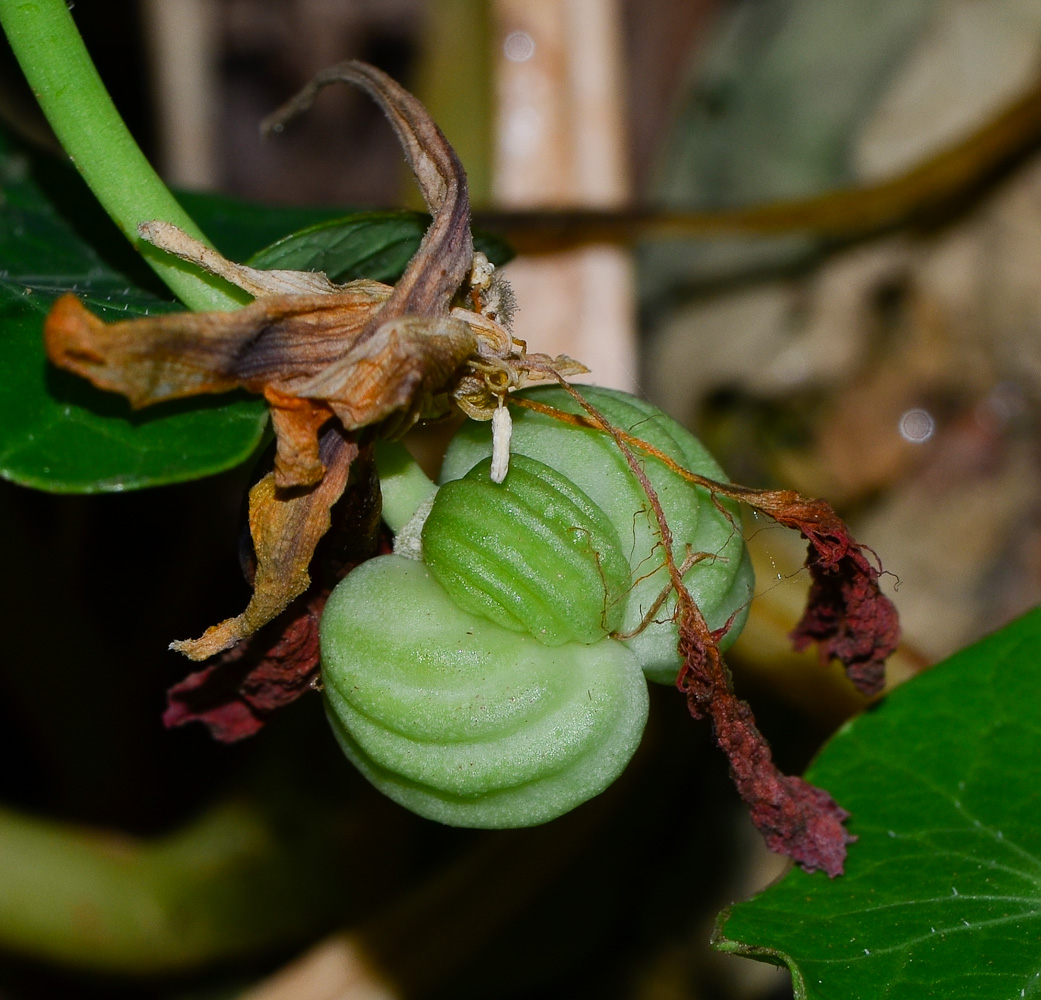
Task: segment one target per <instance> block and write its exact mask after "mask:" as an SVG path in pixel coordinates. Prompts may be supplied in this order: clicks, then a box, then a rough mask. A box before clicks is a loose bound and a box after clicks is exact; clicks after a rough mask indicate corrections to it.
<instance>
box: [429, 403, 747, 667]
mask: <svg viewBox="0 0 1041 1000" xmlns="http://www.w3.org/2000/svg"><path fill="white" fill-rule="evenodd" d="M579 389H580V391H581V393H582V395H583V396H584V397H585V398H586V399H588V400H589V402H590V403H592V405H593V406H595V407H596V408H597V409H598V410H599V411H600V412H601V413H602V414H603V415H604V416H605V417H606V418H607V419H608V420H609V421H610V422H611V423H613V424H614V425H616V426H617V427H620V428H621V429H622V430H624V431H627V432H629V433H631V434H633V435H635V436H636V437H637V438H640V439H642V440H644V441H646V442H647V443H648V444H651V445H653V446H654V447H656V448H658V449H659V450H660V451H662V452H663V453H665V454H666V455H668V456H669V457H670V458H672V459H673V460H674V461H675V462H676V463H677V464H678V465H679V466H681V467H682V468H685V469H687V470H689V471H691V472H695V473H698V474H700V475H702V476H705V477H707V478H709V479H715V480H725V478H726V477H725V475H724V473H723V471H722V469H720V467H719V466H718V465H717V464H716V462H715V460H714V459H713V458H712V457H711V455H709V453H708V452H707V451H706V450H705V448H704V446H703V445H702V444H701V443H700V442H699V441H698V440H697V439H696V438H695V437H694V436H693V435H691V434H690V433H689V432H688V431H687V430H686V429H685V428H683V427H682V426H680V424H678V423H677V422H676V421H675V420H673V419H671V418H670V417H668V416H667V415H666V414H664V413H662V412H661V410H659V409H658V408H657V407H655V406H652V405H651V404H650V403H647V402H645V401H644V400H641V399H638V398H637V397H635V396H630V395H628V394H627V393H623V392H619V391H617V390H612V389H601V388H596V387H593V386H580V387H579ZM520 395H522V396H529V397H530V398H532V399H536V400H539V401H541V402H543V403H546V404H548V405H550V406H553V407H556V408H557V409H560V410H565V411H567V412H568V413H577V414H582V413H584V411H583V410H582V408H581V406H580V405H579V404H578V402H577V401H576V400H575V399H574V398H573V397H572V396H571V395H570V394H569V393H567V392H566V391H565V390H563V389H562V388H558V387H555V386H554V387H545V388H538V389H532V390H526V391H525V392H523V393H521V394H520ZM511 409H512V411H513V414H514V422H513V439H512V443H511V451H512V458H511V462H513V461H516V459H517V456H518V455H525V456H529V457H530V458H534V459H537V460H538V461H541V462H543V463H545V464H547V465H550V466H552V467H553V468H554V469H556V470H557V471H558V472H559V473H560V474H562V475H564V476H566V477H567V478H568V479H570V480H571V481H572V482H573V483H574V484H575V485H576V486H577V487H578V488H579V489H581V490H582V491H583V492H584V493H585V494H586V495H587V496H588V497H589V498H590V499H591V500H592V501H593V502H594V503H595V504H596V505H597V506H599V507H600V508H601V509H602V510H603V512H604V513H605V514H606V515H607V517H608V518H609V519H610V521H611V522H612V523H613V524H614V527H615V531H616V532H617V534H618V537H619V539H620V541H621V545H622V551H623V552H624V553H625V554H626V556H627V558H628V561H629V564H630V569H631V575H632V586H631V589H630V591H629V596H628V599H627V601H626V604H625V607H624V609H623V611H622V618H621V622H620V624H619V628H618V631H619V632H621V633H633V632H635V633H636V634H635V635H633V636H632V637H631V638H629V639H626V640H625V643H626V645H627V646H628V648H629V649H630V650H632V652H633V653H634V654H635V655H636V657H637V659H638V660H639V661H640V663H641V664H642V666H643V668H644V671H645V673H646V674H647V676H648V678H650V679H651V680H655V681H661V682H664V683H672V682H673V681H674V680H675V679H676V675H677V673H678V671H679V668H680V665H681V663H680V656H679V653H678V651H677V644H678V641H679V634H678V629H677V626H676V623H675V622H674V621H673V613H674V611H675V596H674V595H672V594H670V595H669V597H668V599H667V600H666V601H665V603H664V604H663V605H662V606H660V607H658V608H657V609H656V610H654V609H655V605H656V603H657V601H658V599H659V597H660V595H661V594H662V593H663V592H664V591H665V590H666V589H667V588H668V587H669V576H668V571H667V569H666V567H665V565H664V560H663V558H662V554H661V551H660V544H661V543H660V538H659V534H658V528H657V523H656V521H655V519H654V516H653V514H652V512H651V509H650V506H649V505H648V502H647V498H646V496H645V495H644V493H643V490H642V488H641V486H640V483H639V482H638V480H637V479H636V478H635V477H634V476H633V474H632V471H631V469H630V468H629V466H628V464H627V462H626V460H625V457H624V456H623V455H622V454H621V452H620V451H619V449H618V447H617V445H616V444H615V442H614V441H613V440H612V439H611V437H610V436H608V435H607V434H605V433H603V432H601V431H598V430H594V429H584V428H578V427H575V426H573V425H570V424H566V423H563V422H561V421H559V420H557V419H555V418H553V417H552V416H549V415H546V414H542V413H538V412H535V411H532V410H526V409H523V408H521V407H516V406H515V407H511ZM490 454H491V434H490V430H489V428H488V425H487V424H485V423H477V422H474V421H470V422H469V423H467V424H465V425H464V426H463V428H462V429H461V430H460V431H459V433H458V434H457V435H456V436H455V438H453V440H452V442H451V444H450V445H449V448H448V452H447V454H446V455H445V460H444V463H443V466H442V471H441V481H442V482H443V483H446V484H447V483H449V482H451V481H452V480H456V479H459V478H461V477H462V476H464V475H465V474H466V473H467V472H468V471H469V470H470V469H471V468H472V467H473V466H474V465H476V464H477V463H479V462H481V461H483V460H484V459H485V458H486V456H488V455H490ZM637 455H638V456H639V458H640V461H641V464H642V466H643V469H644V471H645V472H646V474H647V477H648V479H649V480H650V482H651V485H652V486H653V487H654V489H655V491H656V492H657V494H658V499H659V500H660V502H661V506H662V510H663V511H664V513H665V517H666V520H667V521H668V524H669V527H670V529H671V531H672V534H673V541H674V547H673V558H674V559H675V560H676V564H677V565H683V563H684V560H685V559H686V558H687V557H688V554H689V553H695V554H701V558H700V559H699V561H697V562H696V563H695V564H694V565H692V566H691V567H690V569H689V570H688V571H687V572H686V574H685V575H684V578H683V579H684V583H685V584H686V586H687V588H688V589H689V590H690V593H691V596H692V597H693V598H694V600H695V601H696V602H697V604H698V606H699V607H700V609H701V611H702V614H704V616H705V618H706V620H707V621H708V624H709V626H710V627H712V628H722V627H723V626H725V625H726V624H727V622H728V621H730V619H731V616H733V615H736V617H735V618H734V621H733V623H732V625H731V627H730V630H729V632H728V633H727V635H726V636H725V637H724V640H723V642H722V643H721V645H722V646H724V647H725V646H726V645H728V644H729V642H731V641H733V639H734V638H736V637H737V634H738V633H739V632H740V630H741V626H742V625H743V624H744V619H745V617H746V615H747V605H748V601H749V599H750V597H751V593H752V583H753V578H752V571H751V566H750V563H749V561H748V557H747V555H746V553H745V549H744V543H743V540H742V537H741V532H740V530H739V524H740V521H739V514H738V510H737V507H736V505H734V504H733V503H732V502H729V501H721V502H717V501H716V500H715V499H713V498H712V497H710V496H709V494H708V493H707V491H705V490H704V489H701V488H697V487H694V486H692V485H691V484H690V483H689V482H688V481H687V480H685V479H684V478H683V477H682V476H680V475H679V474H678V473H676V472H675V471H673V470H672V469H670V468H669V467H668V466H666V465H665V464H664V463H663V462H661V461H660V460H658V459H656V458H653V457H651V456H648V455H645V454H641V453H640V452H639V451H638V450H637ZM442 489H444V486H442ZM649 612H651V613H652V619H653V620H652V621H650V623H649V624H648V625H647V626H646V627H645V628H643V629H642V630H640V626H641V623H642V622H643V620H644V617H645V615H647V614H648V613H649ZM637 630H639V631H637Z"/></svg>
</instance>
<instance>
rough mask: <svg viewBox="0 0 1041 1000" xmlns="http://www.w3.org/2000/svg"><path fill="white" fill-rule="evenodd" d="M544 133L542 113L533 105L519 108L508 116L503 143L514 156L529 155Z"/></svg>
mask: <svg viewBox="0 0 1041 1000" xmlns="http://www.w3.org/2000/svg"><path fill="white" fill-rule="evenodd" d="M541 134H542V115H540V114H539V113H538V111H536V110H535V109H534V108H532V107H523V108H517V109H516V110H515V111H513V112H512V113H511V114H510V115H508V116H507V119H506V123H505V127H504V128H503V138H502V141H503V145H504V147H505V148H506V150H507V151H508V152H509V153H510V154H511V155H512V156H527V155H529V154H530V153H531V151H532V150H533V148H534V147H535V146H536V145H537V143H538V141H539V137H540V135H541Z"/></svg>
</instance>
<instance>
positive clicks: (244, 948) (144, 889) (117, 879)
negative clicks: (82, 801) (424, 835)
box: [0, 801, 365, 975]
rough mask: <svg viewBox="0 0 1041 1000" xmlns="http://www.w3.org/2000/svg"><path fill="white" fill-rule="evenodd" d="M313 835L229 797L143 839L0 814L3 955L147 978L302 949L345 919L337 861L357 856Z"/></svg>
mask: <svg viewBox="0 0 1041 1000" xmlns="http://www.w3.org/2000/svg"><path fill="white" fill-rule="evenodd" d="M323 824H324V828H323ZM315 826H317V827H318V828H319V829H318V830H316V831H315V832H314V833H311V832H309V831H308V830H307V828H306V825H305V824H302V823H299V822H296V823H295V824H294V823H284V822H281V823H280V821H279V820H278V819H277V818H276V817H275V816H273V815H271V814H269V812H268V811H267V810H265V809H264V808H263V807H259V806H258V804H257V803H254V802H246V801H239V802H231V803H228V804H225V805H222V806H219V807H217V808H215V809H213V810H212V811H211V812H209V813H207V814H205V815H203V816H202V817H200V818H199V819H197V820H196V821H195V822H193V823H191V824H189V825H188V826H186V827H184V828H182V829H181V830H178V831H176V832H174V833H172V834H169V835H168V836H165V837H162V838H159V839H156V840H142V839H139V838H135V837H131V836H127V835H123V834H116V833H110V832H105V831H100V830H95V829H91V828H88V827H81V826H75V825H73V824H67V823H57V822H51V821H48V820H44V819H38V818H35V817H30V816H25V815H22V814H20V813H17V812H15V811H14V810H9V809H0V886H2V887H3V891H2V892H0V948H2V949H3V950H4V951H5V952H8V953H15V954H22V955H27V956H32V957H34V958H38V959H43V960H46V961H52V962H56V963H58V964H61V965H66V966H72V967H77V968H88V969H95V970H98V971H104V972H111V973H119V974H123V975H155V974H157V973H164V972H171V971H177V970H181V971H184V970H189V969H195V968H199V967H201V966H204V965H208V964H211V963H213V962H216V961H222V960H228V959H229V958H235V957H239V956H242V955H248V954H253V953H256V952H258V951H262V950H264V949H265V948H271V947H283V946H285V945H286V944H289V943H295V942H298V941H301V940H305V939H306V938H307V936H308V935H309V934H312V933H314V932H315V931H316V930H318V929H319V928H321V927H322V926H324V925H325V923H326V922H327V921H328V920H329V918H330V916H333V915H336V914H344V913H346V912H349V910H350V905H351V893H350V891H349V885H348V884H347V883H346V882H345V880H344V876H343V869H342V868H338V867H337V861H336V859H337V858H338V857H339V856H341V855H343V856H349V855H350V853H351V851H352V850H354V849H359V850H360V849H362V848H364V847H365V845H361V844H354V843H351V842H350V841H349V840H344V839H343V838H342V837H340V836H339V835H338V834H333V833H331V832H330V833H328V834H327V833H325V832H324V830H328V829H330V828H331V829H333V830H335V829H336V827H335V824H334V823H333V820H332V817H331V815H330V814H324V813H323V814H321V815H320V816H317V815H316V821H315ZM283 827H284V829H283Z"/></svg>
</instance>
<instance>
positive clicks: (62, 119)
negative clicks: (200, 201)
mask: <svg viewBox="0 0 1041 1000" xmlns="http://www.w3.org/2000/svg"><path fill="white" fill-rule="evenodd" d="M0 25H2V26H3V29H4V31H5V32H6V34H7V37H8V40H9V41H10V43H11V48H12V49H13V50H14V54H15V57H16V58H17V59H18V62H19V64H20V65H21V67H22V71H23V72H24V73H25V76H26V79H27V80H28V81H29V85H30V86H31V87H32V89H33V93H35V95H36V98H37V100H38V101H39V102H40V107H41V108H42V109H43V113H44V114H45V115H46V116H47V120H48V121H49V122H50V124H51V127H52V128H53V129H54V132H55V134H56V135H57V137H58V140H59V141H60V142H61V144H62V146H63V147H64V149H65V151H66V152H67V153H68V155H69V157H70V159H71V160H72V162H73V164H75V166H76V169H77V170H78V171H79V172H80V174H81V175H82V177H83V179H84V180H85V181H86V182H87V185H88V186H89V187H90V189H91V191H93V192H94V195H95V196H96V197H97V199H98V201H99V202H101V205H102V206H103V207H104V209H105V211H106V212H107V213H108V214H109V216H110V217H111V218H112V220H113V221H114V222H115V223H116V225H117V226H119V228H120V229H121V230H122V231H123V234H124V235H125V236H126V237H127V239H128V240H130V242H131V243H132V244H133V245H134V246H135V247H136V248H137V250H138V251H140V253H141V254H142V255H143V256H144V258H145V260H146V261H147V262H148V264H149V266H150V267H151V268H152V269H153V270H154V271H155V272H156V274H157V275H158V276H159V277H160V278H161V279H162V280H163V282H165V284H166V285H167V287H168V288H169V289H170V290H171V291H172V292H173V293H174V294H175V295H176V296H177V297H178V298H179V299H180V300H181V301H182V302H183V303H184V304H185V305H186V306H188V307H189V308H191V309H199V310H203V309H234V308H237V307H238V306H240V305H242V304H243V302H244V301H248V298H245V299H244V298H243V293H241V292H239V291H238V290H237V289H233V288H232V286H231V285H229V284H227V283H226V282H224V281H222V280H220V279H219V278H214V277H211V276H209V275H206V274H203V272H201V271H199V270H197V269H196V268H194V267H192V266H191V265H189V264H185V263H183V262H182V261H180V260H177V259H176V258H174V257H172V256H170V255H169V254H166V253H163V252H162V251H160V250H156V249H155V248H154V247H152V246H150V245H149V244H147V243H145V242H144V241H143V240H141V239H140V238H139V237H138V235H137V227H138V224H139V223H141V222H147V221H148V220H150V219H162V220H164V221H166V222H172V223H173V224H174V225H176V226H179V227H180V228H181V229H183V230H184V231H185V232H187V233H190V234H191V235H192V236H194V237H195V238H196V239H201V240H203V241H205V236H204V235H203V234H202V233H201V232H200V230H199V228H198V226H196V224H195V222H194V221H193V220H192V218H191V217H190V216H189V215H188V214H187V213H186V212H185V211H184V209H183V208H181V206H180V205H179V204H178V202H177V200H176V199H175V198H174V196H173V194H172V193H171V192H170V190H169V188H167V187H166V185H165V184H164V183H163V182H162V180H161V179H160V177H159V175H158V174H157V173H156V172H155V171H154V170H153V169H152V167H151V165H150V164H149V163H148V161H147V160H146V159H145V157H144V154H143V153H142V152H141V150H140V148H139V147H138V145H137V143H136V142H135V141H134V139H133V137H132V136H131V135H130V133H129V131H127V127H126V125H125V124H124V122H123V119H122V118H121V117H120V115H119V112H118V111H117V110H116V108H115V105H114V104H113V103H112V99H111V98H110V97H109V95H108V92H107V91H106V90H105V85H104V84H103V83H102V82H101V78H100V77H99V76H98V72H97V70H96V69H95V67H94V63H93V62H92V61H91V58H90V56H89V55H88V53H87V50H86V48H85V47H84V45H83V39H82V38H81V37H80V34H79V32H78V31H77V29H76V25H75V22H74V21H73V20H72V15H71V14H70V13H69V11H68V8H67V7H66V5H65V0H32V2H29V0H0Z"/></svg>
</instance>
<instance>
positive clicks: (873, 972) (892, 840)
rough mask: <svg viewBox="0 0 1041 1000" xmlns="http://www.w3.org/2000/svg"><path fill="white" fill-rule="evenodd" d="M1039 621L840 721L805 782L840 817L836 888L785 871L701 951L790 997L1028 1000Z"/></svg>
mask: <svg viewBox="0 0 1041 1000" xmlns="http://www.w3.org/2000/svg"><path fill="white" fill-rule="evenodd" d="M1039 653H1041V609H1036V610H1034V611H1032V612H1030V613H1029V614H1027V615H1026V616H1024V617H1023V618H1021V619H1019V620H1018V621H1016V622H1014V623H1013V624H1011V625H1009V626H1007V627H1006V628H1004V629H1003V630H1001V631H1000V632H997V633H996V634H994V635H992V636H990V637H988V638H986V639H984V640H983V641H981V642H979V643H977V644H976V645H974V646H971V647H970V648H968V649H965V650H963V651H962V652H960V653H958V654H956V655H955V656H953V657H951V658H950V659H949V660H947V661H945V662H944V663H942V664H940V665H939V666H937V667H934V668H933V669H932V670H930V671H928V672H927V673H925V674H922V675H920V676H919V677H917V678H915V679H914V680H912V681H910V682H909V683H907V684H905V685H904V686H902V687H900V688H899V689H897V690H896V691H894V692H893V693H892V694H891V695H889V696H888V697H887V698H886V700H885V701H884V702H883V703H882V704H881V705H879V706H878V708H877V709H875V710H874V711H870V712H867V713H865V714H864V715H862V716H860V717H858V718H857V719H855V720H853V721H852V722H851V723H849V724H848V725H847V726H846V727H845V728H844V729H843V730H842V731H840V733H839V734H838V735H837V736H836V737H835V738H834V739H833V740H832V741H831V742H830V743H829V744H828V746H827V747H826V748H825V750H824V751H823V752H822V753H821V755H820V757H819V759H818V761H817V762H816V763H815V765H814V766H813V767H812V768H811V770H810V771H809V772H808V773H807V775H806V777H807V778H808V779H809V780H810V781H812V782H813V783H814V784H817V785H820V786H822V787H824V788H826V789H827V790H828V791H829V792H831V793H832V795H834V796H835V798H836V800H837V801H838V802H839V803H840V804H841V805H842V806H843V807H845V808H846V809H848V810H849V811H850V812H851V813H852V819H851V820H850V822H849V828H850V830H851V831H852V832H853V833H855V834H856V835H857V836H858V837H859V840H858V841H857V842H856V843H855V844H852V845H851V847H850V853H849V859H848V864H847V869H846V874H845V875H843V876H840V877H839V878H836V879H834V880H828V879H827V878H825V877H824V876H823V875H820V874H817V875H807V874H806V873H805V872H803V871H801V870H798V869H794V870H792V871H791V872H790V873H789V874H788V875H787V876H786V877H785V878H784V879H783V880H781V881H780V882H779V883H777V884H776V885H774V886H772V887H771V888H769V889H767V890H766V891H765V892H763V893H761V894H760V895H759V896H757V897H755V898H754V899H752V900H750V901H748V902H745V903H740V904H738V905H737V906H735V907H733V908H732V909H731V910H730V911H728V912H726V913H724V914H723V915H722V916H721V918H720V922H719V926H718V928H717V940H716V942H715V943H716V947H717V948H719V949H721V950H723V951H727V952H734V953H737V954H742V955H748V956H750V957H753V958H758V959H760V960H763V961H767V962H773V963H775V964H778V965H780V964H786V965H787V966H788V967H789V968H790V970H791V972H792V979H793V983H794V986H795V994H796V996H797V997H799V998H820V1000H824V998H828V1000H858V998H863V1000H868V998H871V1000H875V998H878V997H886V998H887V1000H922V998H927V997H943V998H945V1000H949V998H960V997H965V998H970V997H971V998H973V1000H987V998H991V997H993V998H995V1000H999V998H1000V1000H1008V998H1014V997H1021V996H1022V997H1028V996H1032V997H1036V996H1038V995H1041V656H1039Z"/></svg>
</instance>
